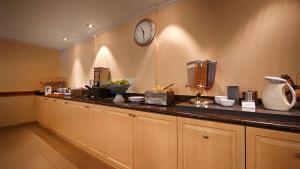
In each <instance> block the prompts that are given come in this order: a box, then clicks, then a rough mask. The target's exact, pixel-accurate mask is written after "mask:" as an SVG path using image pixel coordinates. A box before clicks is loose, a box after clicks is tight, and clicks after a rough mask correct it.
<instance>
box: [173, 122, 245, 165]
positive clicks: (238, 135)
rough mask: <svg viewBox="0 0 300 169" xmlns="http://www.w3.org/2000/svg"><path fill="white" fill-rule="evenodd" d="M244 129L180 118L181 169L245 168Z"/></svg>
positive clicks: (242, 127)
mask: <svg viewBox="0 0 300 169" xmlns="http://www.w3.org/2000/svg"><path fill="white" fill-rule="evenodd" d="M244 133H245V127H244V126H238V125H230V124H223V123H216V122H208V121H201V120H194V119H185V118H179V133H178V134H179V150H178V151H179V167H180V168H181V169H244V168H245V134H244Z"/></svg>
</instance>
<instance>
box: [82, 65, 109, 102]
mask: <svg viewBox="0 0 300 169" xmlns="http://www.w3.org/2000/svg"><path fill="white" fill-rule="evenodd" d="M109 80H110V71H109V68H103V67H96V68H94V80H90V85H89V86H88V85H86V86H85V87H86V88H87V89H88V90H89V92H88V93H87V95H86V97H88V98H91V99H104V98H113V97H114V94H113V93H112V92H111V90H110V89H107V88H106V87H105V84H106V83H107V81H109Z"/></svg>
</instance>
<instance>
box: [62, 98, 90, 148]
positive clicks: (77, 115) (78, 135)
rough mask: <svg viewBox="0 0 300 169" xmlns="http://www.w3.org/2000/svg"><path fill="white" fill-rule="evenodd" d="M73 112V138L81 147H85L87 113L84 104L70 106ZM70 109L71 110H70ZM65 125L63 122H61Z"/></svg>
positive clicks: (87, 109) (87, 107)
mask: <svg viewBox="0 0 300 169" xmlns="http://www.w3.org/2000/svg"><path fill="white" fill-rule="evenodd" d="M72 108H73V111H72V110H70V112H71V111H72V112H73V113H72V114H73V138H74V141H75V142H76V143H77V144H78V145H79V146H81V147H83V148H86V147H87V131H88V111H89V106H87V105H86V104H72ZM70 109H71V108H70ZM63 122H64V123H65V120H63Z"/></svg>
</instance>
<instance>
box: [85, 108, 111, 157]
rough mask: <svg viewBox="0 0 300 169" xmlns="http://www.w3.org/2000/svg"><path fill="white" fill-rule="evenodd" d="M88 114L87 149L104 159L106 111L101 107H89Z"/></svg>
mask: <svg viewBox="0 0 300 169" xmlns="http://www.w3.org/2000/svg"><path fill="white" fill-rule="evenodd" d="M88 113H89V119H88V122H89V123H88V148H89V150H90V151H91V152H93V153H94V154H95V155H97V156H100V157H103V158H105V147H106V145H105V143H106V128H107V118H106V111H105V110H103V109H102V108H101V106H95V107H91V108H90V109H89V112H88Z"/></svg>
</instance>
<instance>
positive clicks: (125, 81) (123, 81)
mask: <svg viewBox="0 0 300 169" xmlns="http://www.w3.org/2000/svg"><path fill="white" fill-rule="evenodd" d="M121 84H129V81H128V80H125V79H123V80H121Z"/></svg>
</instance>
